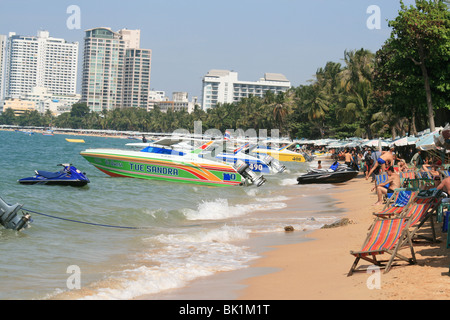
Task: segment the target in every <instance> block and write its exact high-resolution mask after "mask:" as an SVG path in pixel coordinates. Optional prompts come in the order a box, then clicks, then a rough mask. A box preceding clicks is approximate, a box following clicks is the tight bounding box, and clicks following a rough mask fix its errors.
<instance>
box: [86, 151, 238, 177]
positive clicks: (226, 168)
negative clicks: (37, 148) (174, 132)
mask: <svg viewBox="0 0 450 320" xmlns="http://www.w3.org/2000/svg"><path fill="white" fill-rule="evenodd" d="M80 154H81V156H83V157H84V158H85V159H86V160H87V161H89V162H90V163H91V164H92V165H94V166H95V167H96V168H97V169H99V170H101V171H102V172H104V173H106V174H107V175H109V176H112V177H129V178H139V179H152V180H163V181H177V182H186V183H194V184H200V185H213V186H234V185H240V184H242V176H241V175H240V174H239V173H237V172H236V170H234V168H233V167H232V166H230V165H227V164H221V163H216V162H212V161H210V162H208V161H200V160H199V161H195V160H193V159H190V158H186V159H184V158H183V159H181V157H176V156H172V155H158V157H155V155H154V154H152V153H147V152H139V151H125V150H119V149H118V150H114V149H88V150H85V151H82V152H81V153H80Z"/></svg>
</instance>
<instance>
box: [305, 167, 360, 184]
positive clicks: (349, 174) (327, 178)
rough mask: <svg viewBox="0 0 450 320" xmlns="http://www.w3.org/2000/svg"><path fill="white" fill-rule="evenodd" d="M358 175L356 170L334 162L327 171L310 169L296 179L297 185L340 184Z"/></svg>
mask: <svg viewBox="0 0 450 320" xmlns="http://www.w3.org/2000/svg"><path fill="white" fill-rule="evenodd" d="M357 175H358V168H357V167H356V166H355V167H349V166H347V165H345V164H341V163H339V162H337V161H335V162H334V163H333V164H332V165H331V166H330V168H329V169H312V170H310V171H308V172H307V173H305V174H302V175H300V176H299V177H298V178H297V181H298V184H311V183H341V182H346V181H349V180H351V179H353V178H354V177H356V176H357Z"/></svg>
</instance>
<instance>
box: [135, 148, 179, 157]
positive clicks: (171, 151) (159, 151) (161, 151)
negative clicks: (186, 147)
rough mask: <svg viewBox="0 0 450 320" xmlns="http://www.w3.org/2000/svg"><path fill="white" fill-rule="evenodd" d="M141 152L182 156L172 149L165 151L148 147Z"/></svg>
mask: <svg viewBox="0 0 450 320" xmlns="http://www.w3.org/2000/svg"><path fill="white" fill-rule="evenodd" d="M141 152H149V153H158V154H173V155H177V156H184V152H181V151H176V150H172V149H165V148H160V147H155V146H148V147H145V148H144V149H142V150H141Z"/></svg>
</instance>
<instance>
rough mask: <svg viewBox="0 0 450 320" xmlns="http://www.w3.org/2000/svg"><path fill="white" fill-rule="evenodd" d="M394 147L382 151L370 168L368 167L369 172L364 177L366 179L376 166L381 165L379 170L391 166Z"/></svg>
mask: <svg viewBox="0 0 450 320" xmlns="http://www.w3.org/2000/svg"><path fill="white" fill-rule="evenodd" d="M393 151H394V148H391V149H390V150H389V151H383V152H382V153H381V156H380V157H379V158H378V159H377V161H376V162H375V163H374V165H373V167H372V169H370V172H369V174H368V175H367V177H366V180H367V179H368V178H369V177H370V175H371V174H372V172H373V171H374V170H375V169H376V168H377V167H378V166H380V167H381V170H382V171H383V170H385V169H386V166H392V165H393V164H394V154H393V153H392V152H393Z"/></svg>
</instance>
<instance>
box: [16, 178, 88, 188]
mask: <svg viewBox="0 0 450 320" xmlns="http://www.w3.org/2000/svg"><path fill="white" fill-rule="evenodd" d="M19 183H20V184H47V185H60V186H72V187H83V186H85V185H87V184H88V183H89V180H79V179H77V180H69V179H54V180H45V179H35V178H33V177H30V178H23V179H20V180H19Z"/></svg>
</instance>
